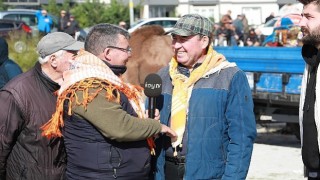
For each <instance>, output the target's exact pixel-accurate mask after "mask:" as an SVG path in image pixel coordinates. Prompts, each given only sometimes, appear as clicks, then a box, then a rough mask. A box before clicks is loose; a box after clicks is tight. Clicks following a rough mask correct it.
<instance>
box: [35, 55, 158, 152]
mask: <svg viewBox="0 0 320 180" xmlns="http://www.w3.org/2000/svg"><path fill="white" fill-rule="evenodd" d="M63 78H64V81H63V83H62V84H61V88H60V90H59V92H58V95H59V96H58V100H57V104H56V112H55V113H54V114H53V115H52V118H51V119H50V121H49V122H47V123H46V124H44V125H43V126H42V127H41V129H42V130H43V132H42V135H43V136H46V137H47V138H51V137H61V136H62V134H61V131H60V128H61V127H63V126H64V122H63V112H64V110H63V106H64V101H65V100H66V99H68V100H69V104H68V106H69V107H68V115H71V114H72V111H71V110H72V105H77V106H83V107H84V108H86V107H87V105H88V104H89V103H90V102H92V100H93V99H94V98H95V97H96V96H97V95H98V93H99V92H100V91H102V90H105V91H106V95H105V98H106V100H108V101H112V102H117V103H120V95H119V93H118V94H114V93H113V92H114V90H117V91H118V92H119V91H121V92H122V93H124V94H125V95H126V96H127V97H128V100H129V102H130V104H131V105H132V107H133V109H134V110H135V112H136V113H137V114H138V117H139V118H145V114H144V103H143V98H142V97H143V95H142V88H141V87H138V86H132V85H130V84H127V83H124V82H123V81H122V79H120V78H119V77H118V76H116V75H115V74H114V73H113V72H112V70H111V69H110V68H109V67H108V66H107V65H106V64H105V63H104V62H102V60H100V59H99V58H98V57H96V56H94V55H93V54H91V53H89V52H86V51H81V52H80V53H79V55H77V57H76V58H75V61H74V62H73V63H72V68H71V69H70V70H68V71H65V72H64V73H63ZM89 88H93V89H95V90H96V91H95V92H89ZM77 91H82V92H83V97H82V99H83V100H82V102H80V101H79V98H78V97H77V94H76V92H77ZM147 141H148V145H149V147H150V150H151V154H154V152H155V151H154V146H155V145H154V142H153V139H152V138H148V139H147Z"/></svg>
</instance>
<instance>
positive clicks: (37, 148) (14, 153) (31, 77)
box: [0, 32, 83, 180]
mask: <svg viewBox="0 0 320 180" xmlns="http://www.w3.org/2000/svg"><path fill="white" fill-rule="evenodd" d="M80 48H83V43H81V42H77V41H76V40H74V39H73V38H72V37H71V36H70V35H68V34H66V33H63V32H54V33H50V34H48V35H46V36H44V37H43V38H42V39H41V40H40V41H39V43H38V45H37V51H38V53H39V56H40V57H39V60H38V61H39V62H37V63H36V64H35V66H34V67H33V68H32V69H30V70H29V71H27V72H25V73H22V74H20V75H18V76H17V77H15V78H14V79H13V80H11V81H9V83H7V84H6V85H5V86H4V87H3V88H2V89H1V90H0V106H1V113H0V136H1V138H0V179H7V180H10V179H28V180H29V179H30V180H31V179H32V180H44V179H50V180H63V179H64V174H65V167H66V154H65V147H64V144H63V140H62V139H61V138H55V139H52V140H51V141H50V140H48V139H47V138H45V137H43V136H41V129H40V127H41V126H42V125H43V124H44V123H46V122H47V121H48V120H49V119H50V118H51V116H52V114H53V112H54V111H55V109H56V106H55V105H56V102H57V96H56V95H55V92H56V91H57V90H58V89H59V88H60V85H59V84H60V83H61V82H62V81H63V78H62V73H63V72H64V71H65V70H67V69H69V67H70V60H72V59H73V56H74V55H75V54H76V53H77V51H78V50H79V49H80Z"/></svg>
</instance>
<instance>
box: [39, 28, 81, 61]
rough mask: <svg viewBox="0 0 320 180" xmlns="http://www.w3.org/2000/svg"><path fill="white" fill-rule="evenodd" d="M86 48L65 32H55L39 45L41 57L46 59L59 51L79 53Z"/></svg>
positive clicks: (45, 37) (46, 36)
mask: <svg viewBox="0 0 320 180" xmlns="http://www.w3.org/2000/svg"><path fill="white" fill-rule="evenodd" d="M81 48H84V43H83V42H80V41H76V40H75V39H74V38H73V37H72V36H70V35H69V34H67V33H64V32H54V33H49V34H47V35H45V36H44V37H43V38H41V40H40V41H39V43H38V46H37V50H38V53H39V55H40V56H41V57H42V58H44V57H46V56H48V55H51V54H53V53H55V52H57V51H59V50H68V51H78V50H80V49H81Z"/></svg>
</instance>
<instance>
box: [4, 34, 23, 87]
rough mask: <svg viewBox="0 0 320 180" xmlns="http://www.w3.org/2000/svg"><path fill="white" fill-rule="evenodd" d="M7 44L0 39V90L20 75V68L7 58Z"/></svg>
mask: <svg viewBox="0 0 320 180" xmlns="http://www.w3.org/2000/svg"><path fill="white" fill-rule="evenodd" d="M8 55H9V51H8V43H7V42H6V40H5V39H3V38H0V89H1V88H2V87H3V86H4V85H5V84H6V83H7V82H9V81H10V80H11V79H13V78H14V77H15V76H17V75H19V74H21V73H22V70H21V68H20V66H19V65H18V64H17V63H15V62H14V61H13V60H11V59H9V57H8Z"/></svg>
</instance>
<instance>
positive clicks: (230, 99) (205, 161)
mask: <svg viewBox="0 0 320 180" xmlns="http://www.w3.org/2000/svg"><path fill="white" fill-rule="evenodd" d="M212 28H213V24H212V22H211V21H210V20H209V19H207V18H205V17H202V16H200V15H198V14H187V15H184V16H182V17H181V18H180V19H179V20H178V22H177V23H176V24H175V26H174V27H173V29H172V30H171V31H170V33H171V35H172V48H173V49H174V52H175V55H174V56H173V57H172V59H171V61H170V63H169V65H168V66H166V67H164V68H163V69H161V70H160V71H159V72H158V74H159V75H160V77H161V78H162V95H161V96H160V97H159V98H157V101H156V102H157V108H158V109H159V110H160V121H161V123H162V124H167V125H169V126H170V127H171V128H172V129H173V130H174V131H175V132H176V133H177V135H178V139H177V141H175V142H171V141H170V138H168V137H166V136H165V135H162V136H160V137H159V138H158V139H157V140H156V147H157V155H158V157H157V160H156V162H157V168H156V170H155V173H156V176H155V177H156V179H161V180H162V179H166V180H179V179H181V180H182V179H184V180H193V179H245V178H246V176H247V172H248V169H249V164H250V160H251V154H252V150H253V143H254V140H255V137H256V122H255V116H254V113H253V100H252V97H251V90H250V87H249V84H248V80H247V77H246V74H245V73H244V72H243V71H242V70H240V69H239V68H238V67H237V66H236V64H234V63H230V62H228V61H227V60H226V58H225V57H224V56H223V55H222V54H219V53H218V52H216V51H214V50H213V48H212V46H211V41H212V38H213V34H212V31H213V29H212Z"/></svg>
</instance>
